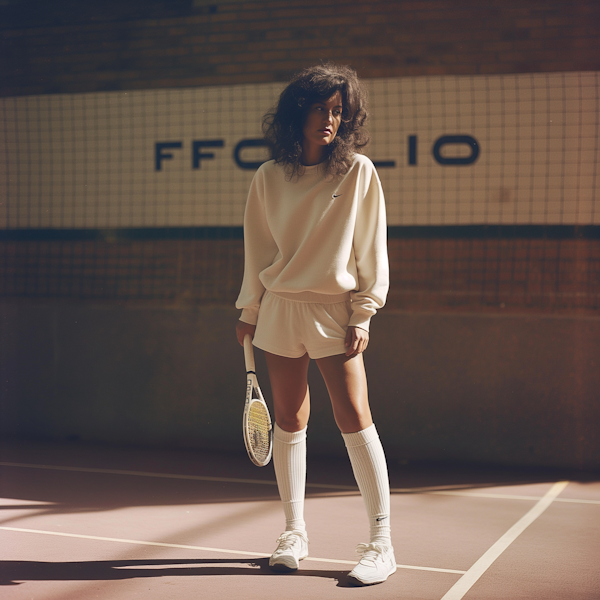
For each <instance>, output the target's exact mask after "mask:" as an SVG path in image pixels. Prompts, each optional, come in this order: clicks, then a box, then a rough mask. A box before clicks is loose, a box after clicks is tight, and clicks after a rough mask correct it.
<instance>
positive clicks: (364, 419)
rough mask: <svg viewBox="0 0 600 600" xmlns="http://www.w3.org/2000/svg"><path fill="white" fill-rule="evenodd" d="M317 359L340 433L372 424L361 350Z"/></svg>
mask: <svg viewBox="0 0 600 600" xmlns="http://www.w3.org/2000/svg"><path fill="white" fill-rule="evenodd" d="M316 362H317V365H318V366H319V370H320V371H321V374H322V375H323V379H324V380H325V385H326V386H327V391H328V392H329V397H330V398H331V405H332V407H333V414H334V416H335V421H336V423H337V425H338V427H339V428H340V430H341V431H342V433H354V432H356V431H362V430H363V429H366V428H367V427H369V426H370V425H372V423H373V420H372V419H371V409H370V407H369V393H368V389H367V376H366V373H365V365H364V362H363V357H362V354H358V355H356V356H352V357H348V356H346V355H345V354H337V355H335V356H328V357H327V358H320V359H318V360H317V361H316Z"/></svg>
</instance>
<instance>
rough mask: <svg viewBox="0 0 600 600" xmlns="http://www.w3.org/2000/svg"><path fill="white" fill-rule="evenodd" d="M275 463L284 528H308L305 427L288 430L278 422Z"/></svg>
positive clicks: (301, 529)
mask: <svg viewBox="0 0 600 600" xmlns="http://www.w3.org/2000/svg"><path fill="white" fill-rule="evenodd" d="M273 464H274V466H275V477H276V478H277V487H278V488H279V496H280V497H281V501H282V502H283V512H284V513H285V530H286V531H293V530H294V529H296V530H300V531H306V525H305V523H304V489H305V487H306V427H305V428H304V429H301V430H300V431H295V432H289V431H284V430H283V429H281V428H280V427H279V426H278V425H277V424H275V427H274V430H273Z"/></svg>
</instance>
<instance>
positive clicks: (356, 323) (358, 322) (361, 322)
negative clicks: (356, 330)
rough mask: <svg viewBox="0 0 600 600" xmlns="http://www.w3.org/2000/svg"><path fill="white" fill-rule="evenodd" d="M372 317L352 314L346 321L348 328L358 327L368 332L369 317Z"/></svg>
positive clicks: (357, 313)
mask: <svg viewBox="0 0 600 600" xmlns="http://www.w3.org/2000/svg"><path fill="white" fill-rule="evenodd" d="M372 316H373V315H370V314H365V313H364V312H353V313H352V314H351V315H350V320H349V321H348V327H360V328H361V329H364V330H365V331H369V326H370V325H371V317H372Z"/></svg>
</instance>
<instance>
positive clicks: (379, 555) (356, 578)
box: [348, 542, 396, 585]
mask: <svg viewBox="0 0 600 600" xmlns="http://www.w3.org/2000/svg"><path fill="white" fill-rule="evenodd" d="M356 552H357V553H358V554H362V558H361V559H360V561H359V562H358V564H357V565H356V566H355V567H354V569H352V571H350V573H348V578H349V579H350V582H351V583H353V584H354V585H373V584H374V583H383V582H384V581H385V580H386V579H387V578H388V577H389V576H390V575H391V574H392V573H395V572H396V559H395V558H394V549H393V548H392V547H391V546H384V545H383V544H379V543H376V542H375V543H372V544H359V545H358V546H357V547H356Z"/></svg>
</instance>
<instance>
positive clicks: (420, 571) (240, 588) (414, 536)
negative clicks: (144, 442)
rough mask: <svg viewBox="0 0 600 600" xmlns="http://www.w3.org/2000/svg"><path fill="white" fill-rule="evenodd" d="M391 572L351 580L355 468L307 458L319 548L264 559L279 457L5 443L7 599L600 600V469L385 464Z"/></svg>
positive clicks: (1, 577)
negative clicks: (370, 580)
mask: <svg viewBox="0 0 600 600" xmlns="http://www.w3.org/2000/svg"><path fill="white" fill-rule="evenodd" d="M390 478H391V485H392V489H393V494H392V519H393V521H392V525H393V540H394V547H395V551H396V560H397V563H398V566H399V568H398V571H397V572H396V573H395V574H394V575H393V576H392V577H390V579H389V580H388V581H387V582H386V583H384V584H382V585H377V586H372V587H367V588H353V587H350V586H349V585H348V583H347V580H346V574H347V573H348V571H349V570H350V569H351V568H352V565H353V564H355V562H356V558H355V554H354V548H355V546H356V544H357V543H359V542H363V541H368V539H367V521H366V516H365V512H364V508H363V502H362V499H361V497H360V496H359V494H358V491H357V489H356V487H355V484H354V480H353V477H352V473H351V470H350V466H349V463H348V461H346V460H340V459H316V460H315V459H313V460H310V459H309V471H308V482H309V485H308V487H307V502H306V521H307V527H308V533H309V538H310V546H309V550H310V557H309V558H308V559H306V560H305V561H303V562H302V563H301V569H300V570H299V571H298V572H297V573H295V574H291V575H279V574H272V573H271V572H270V571H269V569H268V566H267V560H268V558H267V557H268V556H269V554H270V552H271V551H272V550H273V549H274V547H275V540H276V538H277V537H278V535H279V534H280V533H281V530H282V523H283V517H282V511H281V508H280V506H279V503H278V496H277V488H276V487H275V484H274V474H273V471H272V466H268V467H266V468H263V469H259V468H256V467H254V466H253V465H252V464H251V463H250V462H249V460H248V459H247V458H246V457H244V456H239V455H234V456H226V455H211V454H208V453H203V452H194V451H172V450H169V451H160V450H156V449H150V450H148V449H139V448H138V449H135V448H112V447H107V446H92V445H84V444H78V443H73V444H56V443H40V442H35V443H33V442H27V443H26V442H4V443H3V445H2V453H1V455H0V484H1V491H0V519H1V521H2V522H1V523H0V585H2V588H1V590H0V597H2V598H3V600H12V599H27V600H29V599H32V598H33V599H35V600H41V599H43V600H70V599H73V600H76V599H77V600H85V599H88V598H94V599H107V600H108V599H110V600H120V599H125V598H127V599H129V598H144V600H151V599H155V598H156V599H160V600H165V599H169V598H177V599H178V600H186V599H188V598H189V599H192V598H194V599H202V600H210V599H219V600H224V599H226V598H234V597H240V598H270V597H272V598H286V600H294V599H306V598H319V599H320V598H327V599H329V598H332V599H334V598H352V599H353V600H354V599H362V598H376V599H378V600H379V599H387V598H394V599H400V598H406V599H419V600H421V599H422V600H441V599H442V598H443V599H444V600H457V599H459V598H469V599H477V600H485V599H488V598H489V599H491V598H494V599H502V600H506V599H510V600H516V599H521V598H528V599H540V600H541V599H543V600H552V599H560V600H564V599H565V598H569V600H574V599H581V600H583V599H585V600H597V599H598V598H600V570H599V569H598V565H599V564H600V474H595V475H594V474H591V473H580V472H575V473H573V472H571V473H565V472H562V473H559V472H554V471H545V470H516V469H515V470H510V469H500V468H488V469H486V468H474V467H464V466H463V467H460V466H447V465H446V466H443V465H442V466H440V465H437V466H436V465H418V464H414V465H412V464H408V465H393V464H392V465H390Z"/></svg>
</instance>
